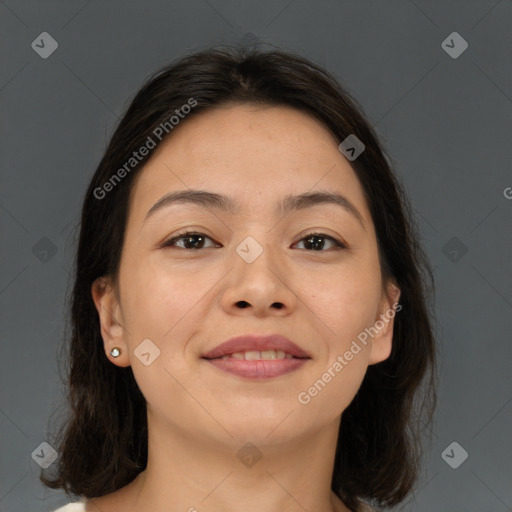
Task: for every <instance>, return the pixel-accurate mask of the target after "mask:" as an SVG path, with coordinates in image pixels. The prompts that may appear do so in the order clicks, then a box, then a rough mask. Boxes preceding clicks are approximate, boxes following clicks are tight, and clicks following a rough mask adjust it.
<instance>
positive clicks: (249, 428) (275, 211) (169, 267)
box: [92, 105, 399, 446]
mask: <svg viewBox="0 0 512 512" xmlns="http://www.w3.org/2000/svg"><path fill="white" fill-rule="evenodd" d="M198 190H200V191H204V192H208V193H210V194H218V195H222V196H226V198H227V199H226V202H228V201H229V202H230V205H231V208H223V207H221V205H220V201H218V200H215V201H214V202H208V201H207V200H206V199H205V198H204V197H205V196H204V195H203V196H202V197H203V199H202V200H201V201H199V202H197V201H193V200H189V201H178V202H168V203H167V204H164V205H162V204H160V207H155V208H152V207H153V206H154V205H155V204H156V203H157V202H158V201H159V200H160V199H161V198H162V197H163V196H166V195H167V194H170V193H173V192H178V191H188V192H190V191H198ZM313 193H318V194H338V195H340V196H343V198H344V199H345V201H346V202H348V203H350V204H351V206H352V211H351V210H350V208H348V207H344V206H343V205H341V204H340V203H339V201H338V202H336V201H333V200H332V198H331V200H329V201H327V200H320V199H321V196H319V195H317V196H313V197H309V199H307V198H306V199H304V198H303V199H302V201H295V202H294V201H292V200H290V197H292V196H300V195H303V194H313ZM208 197H210V198H211V197H212V196H208ZM324 199H325V197H324ZM150 210H153V211H151V212H150ZM148 212H149V213H148ZM185 233H192V234H188V235H185ZM100 284H101V282H100V281H98V282H97V283H95V285H94V286H93V289H92V292H93V298H94V300H95V303H96V306H97V308H98V311H99V313H100V319H101V326H102V336H103V339H104V342H105V351H106V353H107V354H108V353H109V352H110V350H111V349H112V348H113V347H115V346H117V347H120V348H121V350H122V353H121V356H119V357H118V358H116V359H113V358H112V357H110V356H108V357H110V360H111V361H112V363H113V364H116V365H118V366H128V365H131V366H132V369H133V373H134V376H135V379H136V380H137V383H138V385H139V387H140V389H141V391H142V393H143V394H144V396H145V398H146V401H147V407H148V412H149V417H148V418H149V421H153V422H155V424H156V423H158V424H160V425H164V426H165V427H166V428H168V429H170V430H172V431H174V432H177V431H179V432H182V433H184V432H188V433H189V435H195V436H197V437H198V438H200V439H207V440H209V441H217V442H223V443H227V444H229V443H232V442H236V445H237V446H239V443H240V441H243V442H245V441H247V440H251V441H252V442H253V443H255V444H257V443H258V442H259V443H261V444H264V443H265V444H269V443H272V442H276V443H277V442H282V441H283V440H285V439H292V438H298V437H299V436H303V435H307V434H308V433H311V432H314V431H318V429H320V428H322V427H324V426H327V425H329V424H333V423H335V422H336V421H338V420H339V418H340V415H341V414H342V412H343V410H344V409H345V408H346V407H347V406H348V404H349V403H350V402H351V400H352V399H353V397H354V396H355V394H356V392H357V390H358V388H359V386H360V385H361V382H362V379H363V377H364V375H365V372H366V370H367V368H368V365H370V364H375V363H377V362H379V361H382V360H384V359H386V358H387V357H388V355H389V353H390V350H391V339H392V327H393V320H392V315H388V316H385V318H386V319H387V320H386V321H384V322H382V321H381V319H382V318H383V316H384V315H386V314H387V312H389V311H392V308H393V304H394V303H396V301H398V298H399V290H398V289H397V288H396V287H392V288H390V289H389V290H388V294H386V290H384V289H383V287H382V285H381V270H380V264H379V259H378V252H377V240H376V235H375V231H374V226H373V223H372V219H371V216H370V213H369V210H368V205H367V204H366V202H365V198H364V195H363V189H362V187H361V185H360V184H359V182H358V179H357V177H356V175H355V173H354V171H353V170H352V168H351V166H350V164H349V162H348V161H347V160H346V159H345V157H344V156H343V155H342V154H341V152H340V151H339V150H338V147H337V143H336V141H335V140H334V138H333V137H332V136H331V135H330V133H329V132H328V131H327V130H326V129H325V128H324V127H323V125H322V124H321V123H319V122H318V121H316V120H314V119H312V118H311V117H309V116H307V115H306V114H304V113H301V112H299V111H297V110H295V109H292V108H289V107H281V106H280V107H261V106H254V105H231V106H225V107H222V108H217V109H214V110H209V111H207V112H203V113H200V114H197V115H196V116H194V117H191V118H190V119H187V120H186V122H184V123H183V124H182V125H181V126H179V129H176V130H175V132H173V133H172V137H170V138H169V139H167V140H165V141H164V142H162V143H161V145H160V146H159V147H158V148H157V150H156V153H154V155H153V156H152V158H151V160H150V161H149V162H148V163H147V164H146V166H145V168H144V170H143V171H142V172H141V173H140V175H139V176H138V177H137V180H136V182H135V184H134V188H133V189H132V196H131V201H130V208H129V216H128V221H127V225H126V231H125V240H124V246H123V250H122V257H121V262H120V270H119V276H118V281H117V282H116V283H112V286H107V287H105V288H102V287H101V286H100ZM379 320H380V323H379V325H381V324H384V325H383V327H382V328H380V329H378V330H377V331H378V332H377V334H374V335H371V336H369V335H368V334H367V335H366V337H365V336H364V335H362V334H361V333H363V332H366V333H368V331H365V329H370V328H372V327H373V328H374V331H372V332H375V325H376V321H379ZM246 334H257V335H269V334H279V335H282V336H285V337H286V338H288V339H289V340H291V341H292V342H294V343H295V344H296V345H298V346H299V347H300V348H301V349H302V350H303V351H304V352H306V353H307V354H308V356H309V358H307V359H305V360H301V361H300V365H298V367H297V368H296V369H295V370H294V371H288V372H287V373H283V374H280V375H276V376H273V377H268V378H262V379H254V378H248V377H247V376H243V375H239V374H234V373H231V372H227V371H224V370H223V369H221V368H219V367H218V366H216V365H214V364H212V363H211V362H210V361H208V360H206V359H204V358H203V356H204V355H205V354H206V353H207V352H208V351H210V350H212V349H214V348H215V347H216V346H218V345H219V344H221V343H222V342H224V341H225V340H227V339H229V338H232V337H233V336H238V335H246ZM363 338H366V339H365V341H364V342H363V341H362V340H363ZM350 354H352V356H351V357H350ZM340 358H341V359H340ZM342 361H343V362H342ZM336 363H337V364H336ZM271 364H272V363H271ZM318 381H321V383H320V384H319V383H318ZM315 383H317V385H316V387H314V384H315ZM285 417H286V418H287V419H286V420H284V421H283V419H284V418H285ZM271 432H272V434H270V435H269V433H271Z"/></svg>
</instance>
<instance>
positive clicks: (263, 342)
mask: <svg viewBox="0 0 512 512" xmlns="http://www.w3.org/2000/svg"><path fill="white" fill-rule="evenodd" d="M264 350H276V351H277V350H281V351H283V352H286V353H288V354H291V355H292V356H293V358H292V359H265V360H261V359H260V360H245V359H232V358H229V359H221V358H222V357H223V356H228V355H231V354H234V353H236V352H248V351H259V352H261V351H264ZM202 358H203V359H204V360H205V361H207V362H208V363H210V364H211V365H213V366H215V367H216V368H218V369H219V370H222V371H224V372H226V373H231V374H233V375H237V376H238V377H243V378H245V379H249V380H262V379H269V378H273V377H279V376H281V375H285V374H287V373H290V372H294V371H296V370H298V369H299V368H301V367H302V366H303V365H304V364H306V362H307V361H308V360H310V359H311V357H310V356H309V354H308V353H307V352H306V351H304V350H302V349H301V348H300V347H299V346H298V345H296V344H295V343H293V341H291V340H289V339H288V338H286V337H284V336H281V335H279V334H271V335H268V336H261V335H244V336H236V337H234V338H231V339H229V340H227V341H225V342H224V343H221V344H220V345H218V346H217V347H215V348H214V349H213V350H210V351H209V352H207V353H206V354H204V355H203V356H202Z"/></svg>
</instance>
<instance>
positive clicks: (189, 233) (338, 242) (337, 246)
mask: <svg viewBox="0 0 512 512" xmlns="http://www.w3.org/2000/svg"><path fill="white" fill-rule="evenodd" d="M188 236H202V237H205V238H208V239H209V240H212V241H213V239H212V238H210V237H209V236H207V235H205V234H204V233H200V232H198V231H184V232H182V233H178V234H177V235H176V236H173V237H172V238H170V239H168V240H166V241H165V242H163V243H162V244H161V246H160V248H164V247H176V245H175V242H176V241H178V240H181V239H184V238H186V237H188ZM313 236H317V237H320V238H323V239H324V240H330V241H331V242H332V243H333V244H334V249H335V250H342V249H347V248H348V246H347V245H346V244H345V243H343V242H342V241H341V240H338V239H336V238H333V237H332V236H329V235H326V234H324V233H318V232H316V231H314V232H311V233H307V234H306V235H304V236H303V237H302V238H301V239H300V240H299V242H302V241H304V240H306V239H308V238H311V237H313ZM179 248H180V249H183V250H186V251H200V250H201V249H205V247H201V248H199V249H190V248H187V247H179ZM206 249H208V247H206ZM303 250H308V251H309V252H327V251H325V250H323V249H322V250H319V251H315V250H309V249H303Z"/></svg>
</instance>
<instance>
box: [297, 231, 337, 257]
mask: <svg viewBox="0 0 512 512" xmlns="http://www.w3.org/2000/svg"><path fill="white" fill-rule="evenodd" d="M303 241H305V244H306V248H311V250H313V251H322V250H323V249H324V248H325V243H326V241H327V242H328V243H330V244H331V246H332V247H334V248H335V249H346V248H347V246H346V245H345V244H344V243H343V242H341V241H339V240H336V238H333V237H332V236H329V235H326V234H324V233H309V234H308V235H306V236H305V237H304V238H302V239H301V240H300V241H299V242H298V243H299V244H300V243H302V242H303ZM324 252H325V251H324Z"/></svg>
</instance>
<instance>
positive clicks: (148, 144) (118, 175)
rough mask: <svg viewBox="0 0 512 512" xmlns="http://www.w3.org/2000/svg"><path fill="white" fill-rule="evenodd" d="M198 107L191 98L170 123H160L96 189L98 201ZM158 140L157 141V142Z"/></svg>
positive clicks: (95, 194) (173, 116)
mask: <svg viewBox="0 0 512 512" xmlns="http://www.w3.org/2000/svg"><path fill="white" fill-rule="evenodd" d="M196 105H197V100H195V99H194V98H189V99H188V101H187V103H185V104H183V105H182V106H181V107H180V108H177V109H176V110H175V111H174V113H175V114H176V115H172V116H171V117H170V118H169V120H168V121H165V122H163V123H160V124H159V125H158V126H157V127H156V128H155V129H154V130H153V132H152V134H151V135H148V138H147V139H146V141H145V142H144V144H143V145H142V146H141V147H140V148H139V149H138V150H137V151H134V152H133V153H132V156H130V158H128V160H127V161H126V162H125V163H124V164H123V165H122V166H121V167H120V168H119V169H118V170H117V171H116V172H115V173H114V174H112V176H111V177H110V178H109V179H108V180H107V181H106V182H105V183H103V185H102V186H101V187H96V188H95V189H94V191H93V195H94V197H95V198H96V199H103V198H104V197H106V195H107V193H108V192H111V191H112V190H114V187H115V186H116V185H118V184H119V183H120V182H121V180H122V179H123V178H124V177H125V176H126V175H127V174H128V173H129V172H130V171H131V170H132V169H134V168H135V167H137V165H138V164H139V162H140V161H142V159H143V158H144V157H145V156H147V155H148V154H149V151H150V150H151V149H154V148H155V147H156V145H157V144H158V142H160V141H161V140H162V139H163V138H164V137H165V136H166V135H167V134H169V133H171V131H172V130H174V128H175V127H176V126H177V125H178V124H180V121H181V119H184V118H185V117H186V116H187V114H189V113H190V111H191V110H192V108H193V107H195V106H196ZM155 139H156V140H155Z"/></svg>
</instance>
